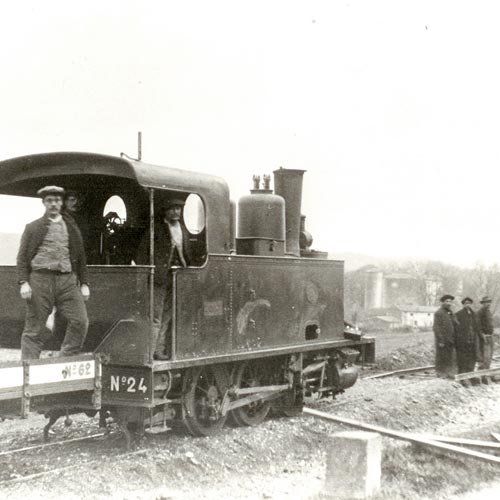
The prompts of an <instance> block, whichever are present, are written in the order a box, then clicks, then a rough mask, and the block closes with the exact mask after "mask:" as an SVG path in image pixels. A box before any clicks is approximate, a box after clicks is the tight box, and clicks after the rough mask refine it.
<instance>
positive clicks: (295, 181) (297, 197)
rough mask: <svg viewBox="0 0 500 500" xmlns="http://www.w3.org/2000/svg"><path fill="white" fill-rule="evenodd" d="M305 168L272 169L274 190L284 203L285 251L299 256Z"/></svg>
mask: <svg viewBox="0 0 500 500" xmlns="http://www.w3.org/2000/svg"><path fill="white" fill-rule="evenodd" d="M304 172H305V170H292V169H287V168H283V167H280V168H279V169H278V170H275V171H274V192H275V193H276V194H277V195H278V196H282V197H283V198H284V199H285V204H286V253H287V254H291V255H295V256H297V257H300V246H299V234H300V209H301V204H302V178H303V176H304Z"/></svg>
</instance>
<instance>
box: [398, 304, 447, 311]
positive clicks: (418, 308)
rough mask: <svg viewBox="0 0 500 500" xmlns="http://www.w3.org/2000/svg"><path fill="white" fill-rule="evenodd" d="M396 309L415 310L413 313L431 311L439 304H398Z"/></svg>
mask: <svg viewBox="0 0 500 500" xmlns="http://www.w3.org/2000/svg"><path fill="white" fill-rule="evenodd" d="M396 309H397V310H398V311H401V312H413V313H431V312H435V311H436V309H437V306H414V305H407V306H396Z"/></svg>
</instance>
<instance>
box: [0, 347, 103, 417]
mask: <svg viewBox="0 0 500 500" xmlns="http://www.w3.org/2000/svg"><path fill="white" fill-rule="evenodd" d="M80 391H86V392H87V393H88V394H89V396H90V403H89V404H87V405H86V406H88V407H90V408H94V409H99V408H100V406H101V362H100V358H99V356H96V355H94V354H84V355H81V356H71V357H59V358H49V359H30V360H25V361H22V362H13V363H8V364H2V365H0V401H6V402H8V403H9V406H17V408H18V409H19V407H20V410H21V411H20V413H21V416H22V417H23V418H26V417H27V416H28V413H29V411H30V406H31V402H32V400H33V398H35V397H38V396H56V395H59V394H68V393H74V392H80ZM18 405H20V406H18ZM16 413H18V411H16Z"/></svg>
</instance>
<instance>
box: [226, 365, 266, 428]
mask: <svg viewBox="0 0 500 500" xmlns="http://www.w3.org/2000/svg"><path fill="white" fill-rule="evenodd" d="M268 378H269V377H266V368H265V367H264V366H263V365H262V364H260V363H255V362H254V363H252V362H247V361H244V362H243V363H241V364H240V365H238V366H237V368H236V373H235V375H234V378H233V381H234V385H235V386H236V387H238V388H241V389H243V388H246V387H257V386H260V385H267V379H268ZM270 409H271V402H270V401H255V402H254V403H250V404H248V405H246V406H241V407H240V408H236V409H234V410H233V411H232V412H231V418H232V419H233V421H234V423H235V424H236V425H240V426H244V425H257V424H260V423H261V422H263V421H264V420H265V418H266V417H267V414H268V413H269V410H270Z"/></svg>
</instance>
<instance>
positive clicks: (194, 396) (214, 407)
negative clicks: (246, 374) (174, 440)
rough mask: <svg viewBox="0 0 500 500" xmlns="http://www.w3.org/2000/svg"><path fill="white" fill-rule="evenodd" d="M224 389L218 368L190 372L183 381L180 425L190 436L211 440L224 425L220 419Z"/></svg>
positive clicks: (223, 421) (222, 418)
mask: <svg viewBox="0 0 500 500" xmlns="http://www.w3.org/2000/svg"><path fill="white" fill-rule="evenodd" d="M227 387H228V383H227V377H226V374H225V371H224V369H223V368H221V367H216V366H202V367H199V368H190V369H189V370H188V373H187V374H186V376H185V379H184V391H183V394H184V396H183V404H184V409H185V412H186V416H185V418H184V420H183V421H184V425H185V426H186V428H187V430H188V431H189V432H190V434H192V435H193V436H213V435H215V434H217V433H218V432H219V431H220V430H221V429H222V427H223V426H224V423H225V422H226V415H225V416H221V411H220V410H221V405H222V398H223V397H224V393H225V391H226V389H227Z"/></svg>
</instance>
